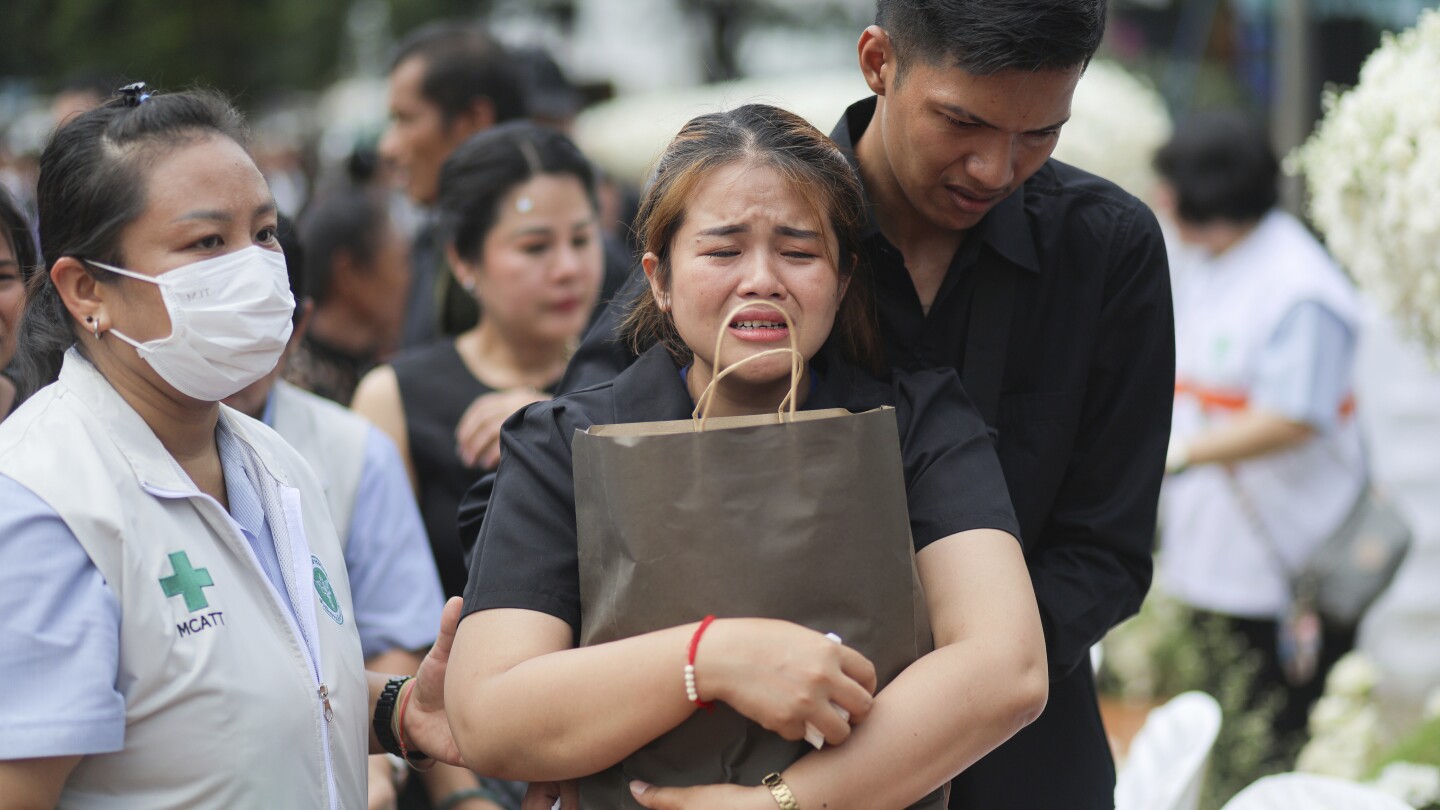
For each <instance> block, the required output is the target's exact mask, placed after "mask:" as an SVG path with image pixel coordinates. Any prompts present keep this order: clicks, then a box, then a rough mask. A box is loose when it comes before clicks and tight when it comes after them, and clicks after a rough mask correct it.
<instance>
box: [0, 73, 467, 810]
mask: <svg viewBox="0 0 1440 810" xmlns="http://www.w3.org/2000/svg"><path fill="white" fill-rule="evenodd" d="M244 143H245V141H244V132H243V125H242V123H241V120H240V118H239V116H238V114H236V113H235V111H234V110H233V109H231V108H230V107H229V106H228V105H227V104H226V103H225V102H224V101H223V100H220V99H218V98H216V97H213V96H209V95H204V94H195V93H179V94H174V95H156V96H153V97H152V96H150V95H149V94H147V93H145V92H144V89H143V87H141V86H131V87H129V88H126V89H125V91H123V93H122V95H120V96H117V97H116V98H115V99H114V100H112V101H111V102H109V103H107V104H106V105H104V106H102V107H101V108H99V109H96V110H94V111H91V112H89V113H86V114H84V115H82V116H79V117H78V118H75V119H73V120H72V121H71V122H70V123H68V124H66V125H65V126H64V127H63V128H61V129H60V130H59V131H58V132H57V133H56V134H55V136H54V138H53V139H52V140H51V142H50V144H49V145H48V146H47V147H46V149H45V151H44V153H43V154H42V156H41V161H40V181H39V208H40V220H41V222H42V225H41V230H40V245H41V252H42V255H43V256H44V258H45V260H46V264H45V267H46V272H38V271H37V272H36V273H35V274H33V277H32V280H31V283H30V286H29V290H28V296H27V298H28V301H27V309H26V314H25V319H24V321H23V332H22V335H21V339H20V352H19V355H18V356H17V360H16V368H17V376H18V382H19V386H20V393H21V395H22V396H25V397H28V398H27V399H26V400H25V401H24V403H23V404H22V405H21V406H20V407H19V408H18V409H17V410H16V411H15V412H14V413H13V414H12V415H11V417H10V418H9V419H7V420H6V421H5V423H4V424H3V425H0V612H3V614H4V615H5V617H6V618H5V622H4V623H3V625H0V649H3V650H5V654H4V655H3V656H0V676H3V678H4V681H5V684H6V688H5V689H4V690H0V796H3V797H5V800H6V801H7V802H14V803H15V804H16V805H18V806H23V807H41V806H44V807H48V806H53V805H55V804H56V803H57V802H58V803H59V804H61V805H63V806H65V807H100V806H103V807H135V808H196V807H214V808H222V807H242V806H244V807H300V806H304V807H332V808H334V807H339V806H344V807H359V806H362V805H363V804H364V801H365V768H366V759H365V755H366V752H367V750H368V749H369V748H370V746H371V744H372V742H371V741H372V740H374V739H375V737H374V735H372V731H371V729H372V728H375V733H376V734H378V735H379V736H380V738H381V740H383V741H384V742H391V738H393V737H394V736H395V735H396V733H400V735H401V736H402V737H403V738H404V739H406V740H408V741H409V743H410V745H411V746H412V747H413V748H415V749H418V750H420V751H425V752H427V753H432V754H435V755H436V756H438V757H443V758H445V759H447V760H451V761H453V759H454V756H453V747H452V746H451V744H449V743H448V742H447V738H448V731H447V730H445V729H444V725H445V723H444V718H443V714H442V713H440V712H442V711H443V710H442V709H440V706H439V704H438V696H439V695H438V691H439V690H438V689H435V688H430V687H427V686H425V684H426V683H430V684H434V683H435V681H434V680H433V679H434V678H435V676H436V675H437V674H438V673H437V670H436V668H437V666H439V661H437V660H436V659H431V660H430V661H427V664H426V668H422V678H424V679H425V680H423V681H413V682H406V683H405V684H402V685H399V686H398V687H397V686H391V685H390V684H388V683H387V682H386V680H385V679H384V678H383V677H379V676H367V675H366V673H365V672H364V670H363V669H362V666H363V665H362V662H361V653H360V645H359V639H358V637H357V635H356V633H355V629H354V621H353V618H354V617H353V611H352V610H351V604H350V593H349V585H348V581H347V578H346V573H345V565H344V561H343V556H342V552H341V549H340V544H339V541H338V539H337V538H336V535H335V530H334V527H333V525H332V524H331V523H330V518H329V513H328V510H327V509H326V503H325V495H324V493H323V491H322V490H321V489H320V486H319V484H318V482H317V481H316V480H315V478H314V475H313V473H311V472H310V470H309V468H308V467H307V466H305V464H304V462H303V461H301V460H300V458H299V456H298V455H296V454H295V452H294V451H293V450H291V449H290V448H289V446H288V445H286V444H285V443H284V442H283V441H281V440H279V439H278V437H276V436H275V435H274V434H273V433H272V432H271V431H270V430H269V429H267V428H265V427H263V426H262V425H260V424H259V423H258V422H255V421H253V420H250V419H248V418H246V417H244V416H241V415H239V414H238V413H237V412H235V411H232V410H230V409H229V408H224V407H222V406H220V405H219V404H218V400H220V399H222V398H224V397H226V396H229V395H231V394H233V393H235V392H236V391H237V390H239V389H240V388H242V387H244V386H246V385H249V384H250V383H252V382H254V381H255V380H256V379H258V378H259V377H261V376H262V375H264V374H266V373H267V372H269V371H270V370H271V368H272V367H273V366H274V364H275V362H276V360H277V359H278V358H279V356H280V353H281V351H282V349H283V348H284V345H285V341H286V339H287V338H288V337H289V335H290V316H291V312H292V309H293V307H294V300H293V298H292V297H291V295H290V291H289V286H288V281H287V278H286V272H285V257H284V256H283V255H282V254H281V252H280V249H279V246H278V244H277V242H276V238H275V228H276V211H275V203H274V201H273V199H272V198H271V196H270V192H269V190H268V189H267V188H266V185H265V181H264V179H263V178H262V177H261V175H260V172H259V171H258V170H257V169H256V167H255V163H254V161H253V160H252V159H251V157H250V155H249V153H248V152H247V151H246V149H245V146H244ZM455 609H458V604H457V605H456V606H453V608H452V611H451V613H450V614H449V615H450V616H451V617H453V615H454V610H455ZM453 620H454V619H453V618H451V621H452V622H453ZM446 647H448V639H447V638H446V637H445V636H444V634H442V639H441V640H440V641H439V642H437V650H438V657H439V659H441V660H443V655H444V653H445V648H446ZM442 677H443V676H442ZM397 699H398V700H399V701H401V702H402V703H401V705H402V706H404V705H405V704H404V703H403V701H405V700H407V699H409V704H408V705H409V714H407V715H405V717H404V718H403V724H404V725H403V729H399V728H396V727H395V725H394V724H393V723H391V722H389V721H390V718H391V716H392V715H393V714H395V712H394V711H393V709H394V707H395V703H396V702H397ZM377 703H378V705H379V709H378V713H379V715H380V718H381V722H379V723H372V715H373V714H374V713H376V712H377V708H376V706H377Z"/></svg>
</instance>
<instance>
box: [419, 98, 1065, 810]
mask: <svg viewBox="0 0 1440 810" xmlns="http://www.w3.org/2000/svg"><path fill="white" fill-rule="evenodd" d="M864 217H865V211H864V208H863V204H862V202H861V196H860V189H859V184H858V182H857V180H856V179H855V177H854V174H853V173H852V171H851V169H850V167H849V165H848V164H847V163H846V161H845V158H844V156H843V155H842V154H841V152H840V151H839V149H838V148H836V146H835V145H834V144H833V143H832V142H831V141H829V140H828V139H827V138H825V137H824V136H823V135H821V134H820V133H819V132H818V131H816V130H815V129H814V128H813V127H811V126H810V125H809V124H807V123H805V122H804V121H803V120H802V119H800V118H798V117H797V116H795V115H793V114H791V113H788V112H785V111H783V110H778V109H775V108H773V107H766V106H762V105H748V106H745V107H741V108H738V109H736V110H734V111H731V112H727V113H716V114H713V115H706V116H701V117H699V118H697V119H694V120H692V121H691V122H690V123H689V124H687V125H686V127H685V128H684V129H682V131H681V133H680V134H679V136H677V137H676V139H675V141H674V142H672V143H671V145H670V147H669V148H668V149H667V151H666V153H665V154H664V155H663V156H662V157H661V159H660V162H659V164H658V166H657V168H656V171H655V176H654V179H653V181H652V185H651V187H650V188H649V190H648V191H647V193H646V197H645V200H644V202H643V203H642V205H641V209H640V214H639V219H638V222H637V225H638V233H639V237H640V242H641V245H642V246H643V249H644V250H645V251H646V252H645V255H644V259H643V266H644V269H645V272H646V274H647V276H648V277H649V279H650V285H651V292H652V296H649V297H647V298H646V299H644V300H643V301H642V302H640V304H639V305H638V306H637V308H636V309H635V310H633V311H632V312H631V313H630V315H629V318H628V320H627V321H626V324H625V331H626V336H627V337H628V338H629V339H631V340H632V341H634V342H635V343H636V344H637V345H636V348H637V349H643V351H642V354H641V357H640V358H639V360H638V361H637V362H636V363H635V364H634V365H633V366H631V367H630V368H629V369H627V370H626V371H625V372H623V373H622V374H621V375H620V376H619V377H617V378H616V379H615V380H613V381H612V382H610V383H607V384H603V385H599V386H596V387H593V388H589V389H585V390H582V391H578V392H575V393H573V394H569V395H566V396H561V397H559V398H557V399H554V400H551V401H549V402H545V403H540V404H537V405H532V406H530V407H529V408H527V409H526V410H525V411H524V412H523V414H517V415H516V416H514V417H512V418H511V419H510V420H509V421H508V422H507V423H506V426H505V429H504V432H503V434H502V445H503V449H504V462H503V463H502V464H501V465H500V467H499V470H498V471H497V473H496V476H495V478H494V483H493V488H492V490H491V492H490V496H489V502H488V508H487V511H486V514H485V515H484V518H483V522H482V524H481V529H480V534H479V539H478V545H477V546H476V550H475V553H474V556H473V559H472V568H471V574H470V582H469V584H468V585H467V587H466V593H465V598H466V604H465V610H466V613H467V616H466V618H465V619H464V620H463V621H462V623H461V626H460V630H459V634H458V637H457V641H456V645H455V649H454V652H453V657H452V660H451V669H450V674H449V677H448V678H447V681H446V696H447V698H448V703H447V707H448V712H449V717H450V723H451V727H452V729H453V730H454V732H455V734H456V739H457V741H458V742H459V744H460V746H461V749H462V751H463V752H464V755H465V758H466V761H467V762H468V763H469V764H470V765H471V766H472V767H474V768H475V769H476V770H477V771H479V772H481V773H486V774H493V775H497V776H504V777H506V778H511V779H526V780H531V781H554V782H563V781H565V780H572V779H576V778H579V777H583V776H587V775H589V774H593V773H596V772H598V771H601V770H604V769H606V768H609V767H611V766H613V765H615V764H616V763H617V762H620V761H621V760H623V759H624V758H626V757H627V756H629V755H631V754H632V753H634V752H635V751H637V750H638V749H640V748H642V747H644V746H646V745H648V744H650V743H651V742H652V741H653V740H655V739H656V738H658V737H660V736H662V735H664V734H666V733H667V732H669V731H671V730H672V729H674V728H676V727H677V726H679V725H680V724H681V723H683V722H685V721H686V719H687V718H688V717H689V716H690V715H691V714H692V713H693V712H694V711H695V710H696V707H697V706H696V704H697V703H703V702H708V701H716V700H718V701H723V702H724V703H726V704H728V705H729V706H730V707H731V708H733V709H734V710H736V711H737V712H739V713H740V714H742V715H744V716H745V717H747V718H749V719H750V720H753V721H755V722H756V723H759V724H760V725H762V726H764V727H765V728H766V729H769V730H771V731H773V732H775V733H777V734H780V735H781V736H783V737H785V738H786V739H789V740H799V739H801V738H802V737H804V736H805V734H806V725H807V724H810V725H813V726H814V727H815V728H816V729H817V730H818V731H819V732H821V733H822V734H823V735H824V737H825V740H826V742H827V743H829V745H827V746H826V747H824V748H823V750H818V751H814V752H813V753H809V754H806V755H804V756H803V757H801V758H800V759H799V760H798V761H796V762H795V763H794V764H793V765H791V766H789V767H788V768H785V769H784V771H783V773H782V774H781V775H780V780H781V781H783V782H785V783H788V788H783V787H781V786H780V785H778V784H776V785H775V786H772V787H766V786H748V787H747V786H740V785H709V786H698V787H689V788H674V787H671V788H656V787H653V786H649V785H644V784H639V783H635V784H632V785H631V789H632V791H633V793H634V795H635V797H636V800H637V801H638V802H639V803H641V804H642V805H644V806H646V807H681V806H683V807H686V808H756V810H774V808H775V807H776V806H777V801H778V802H780V804H779V806H781V807H785V808H789V807H794V806H796V805H797V803H798V806H800V807H805V808H819V807H827V808H844V807H863V808H880V807H893V808H900V807H905V806H908V805H910V804H912V803H915V802H917V801H919V800H920V799H922V797H925V796H927V794H930V793H931V792H932V791H934V790H936V788H938V787H940V786H941V785H943V784H945V783H946V782H947V781H949V780H950V779H951V778H952V777H954V776H955V774H956V773H958V772H960V771H961V770H963V769H964V768H966V767H968V766H969V765H970V764H971V763H973V762H975V761H976V760H977V759H979V758H980V757H981V756H983V755H984V754H985V753H986V752H988V751H990V750H991V749H993V748H994V747H995V746H997V745H999V744H1000V743H1001V742H1003V741H1004V740H1006V739H1007V738H1009V737H1010V736H1011V735H1012V734H1014V733H1015V732H1016V731H1018V730H1019V729H1020V728H1021V727H1023V726H1024V725H1025V724H1027V723H1028V722H1030V721H1031V720H1033V719H1034V718H1035V717H1036V716H1038V714H1039V712H1040V710H1041V708H1042V707H1043V706H1044V703H1045V698H1046V694H1047V689H1048V678H1047V674H1046V662H1045V650H1044V643H1043V638H1042V631H1041V627H1040V620H1039V615H1038V611H1037V608H1036V605H1035V599H1034V594H1033V591H1032V590H1031V586H1030V580H1029V576H1028V575H1027V573H1026V568H1025V561H1024V557H1023V553H1022V549H1021V546H1020V544H1019V543H1018V542H1017V540H1016V535H1017V534H1018V531H1019V530H1018V527H1017V524H1016V521H1015V517H1014V513H1013V510H1012V509H1011V506H1010V502H1009V498H1008V496H1007V495H1006V489H1005V484H1004V481H1003V479H1002V474H1001V471H1000V466H999V463H998V461H997V459H996V457H995V453H994V449H993V445H992V443H991V440H990V438H989V436H988V434H987V433H986V430H985V426H984V424H983V422H982V421H981V419H980V417H979V416H978V415H977V414H976V413H975V411H974V409H973V408H972V407H971V406H970V404H969V403H968V400H967V399H966V398H965V396H964V393H963V392H962V391H961V390H960V386H959V381H958V379H957V378H956V376H955V374H954V372H953V371H952V370H948V369H947V370H944V371H929V372H922V373H917V374H908V375H906V374H900V373H898V372H897V373H896V374H895V375H894V377H893V378H892V379H891V380H890V381H889V382H882V381H880V380H877V379H875V378H873V377H871V376H869V375H867V374H866V373H865V372H864V371H862V370H861V369H860V368H859V367H857V365H856V361H861V362H863V361H864V358H865V354H866V351H865V349H866V347H867V346H870V345H873V340H872V339H867V338H868V336H869V335H870V327H869V322H870V321H869V308H868V305H867V304H866V301H865V295H864V292H865V290H864V282H863V279H862V278H861V277H860V276H861V274H860V272H859V271H858V270H857V263H856V257H857V247H858V244H859V239H860V228H861V226H862V223H863V222H864ZM761 301H763V302H767V303H771V304H775V305H778V306H779V307H781V308H782V309H783V310H784V312H785V314H786V315H787V316H788V322H789V323H791V324H793V329H794V332H795V334H794V339H795V342H796V344H797V346H798V350H799V351H800V353H801V354H803V356H804V358H805V360H806V361H807V365H806V369H805V372H804V376H803V378H802V379H801V381H800V384H799V385H798V387H797V390H798V392H799V394H800V396H801V397H802V398H803V401H802V402H801V408H802V409H806V410H809V409H817V408H837V407H839V408H846V409H848V410H851V411H852V412H853V411H864V410H867V409H870V408H874V407H877V406H880V405H891V406H894V407H895V409H896V410H895V415H896V421H897V424H898V429H899V434H900V435H899V438H900V448H901V456H902V459H901V460H902V463H903V467H904V471H905V479H906V480H905V491H906V498H907V502H908V506H909V516H910V530H911V536H912V538H913V541H914V545H915V547H916V549H917V555H916V564H917V568H918V572H919V580H920V583H921V585H922V586H923V590H924V594H925V603H926V607H927V608H928V613H929V616H930V628H931V630H932V632H933V635H934V640H935V650H934V652H931V653H928V654H925V655H923V656H922V657H920V658H919V659H918V660H916V661H914V663H912V664H910V665H909V666H908V667H907V668H905V669H904V671H903V672H901V673H900V674H899V676H898V677H896V678H895V679H894V680H893V681H892V682H891V683H890V684H889V685H888V686H886V687H885V688H884V689H882V690H880V691H879V692H878V694H876V693H874V687H875V680H874V679H875V668H874V667H873V666H871V664H870V662H869V661H867V660H866V659H865V658H864V657H863V656H862V655H861V654H860V653H858V652H856V651H855V650H853V649H851V648H849V647H845V646H842V645H840V644H836V643H833V640H832V639H827V638H826V637H825V636H824V635H821V634H820V633H819V632H815V631H814V630H811V629H807V628H805V627H802V626H800V625H797V624H794V623H791V622H786V621H780V620H774V619H758V618H731V619H724V618H722V619H719V620H716V621H714V622H713V624H709V625H708V629H706V626H705V625H704V624H703V623H695V622H691V623H688V624H682V625H679V626H675V627H670V628H667V629H664V630H659V631H656V632H652V633H647V634H644V635H639V636H633V637H630V638H625V639H622V640H618V641H612V642H608V643H601V644H596V645H593V646H586V647H582V648H578V649H577V648H575V640H576V637H577V634H578V632H579V628H580V624H581V622H580V619H581V616H580V612H581V601H580V594H579V584H578V577H579V574H578V559H577V528H576V512H575V486H574V481H573V475H572V456H571V441H572V439H573V437H574V435H575V432H576V431H577V430H584V429H586V428H588V427H590V426H592V425H597V424H613V423H624V422H641V421H662V420H672V419H685V418H688V417H689V416H690V414H691V410H692V408H693V407H694V402H695V398H696V397H697V396H698V395H699V394H700V392H701V391H703V390H705V388H706V386H707V384H708V383H709V382H710V380H711V378H712V375H713V371H714V369H715V368H717V367H719V366H724V367H727V368H728V367H730V366H732V365H734V364H735V363H736V361H737V360H740V359H741V358H745V357H749V356H752V355H756V354H758V353H760V352H762V351H765V350H769V349H775V348H778V347H785V346H788V345H790V341H791V338H792V336H791V334H790V332H791V327H789V326H787V323H786V321H785V320H782V319H781V318H779V317H778V316H777V315H776V313H774V312H773V311H772V310H770V309H768V308H765V307H762V306H760V305H758V303H757V302H761ZM736 307H746V309H744V310H743V311H741V312H739V314H737V315H731V314H730V313H731V312H732V311H734V310H735V309H736ZM721 330H724V331H725V332H726V333H727V334H728V336H729V337H730V338H731V339H730V340H728V341H727V342H726V344H725V347H724V348H723V349H721V350H720V356H719V357H716V356H714V355H715V348H714V347H715V336H716V334H717V333H718V332H720V331H721ZM790 387H791V360H790V358H789V357H788V356H784V355H783V354H781V355H778V356H770V357H765V358H757V359H756V360H755V361H754V362H749V363H746V364H745V365H744V366H743V367H742V368H740V369H737V370H735V373H733V374H730V375H729V376H727V377H726V378H725V381H724V383H723V384H722V385H721V386H718V387H717V388H716V389H715V390H716V391H717V392H718V394H717V395H716V396H715V397H714V402H713V405H714V407H713V408H712V409H711V410H710V415H712V416H730V415H744V414H761V413H766V412H769V413H772V414H773V413H774V412H775V411H776V409H777V406H778V405H779V404H780V402H781V399H782V398H783V397H784V396H785V395H786V393H787V392H788V391H789V389H790ZM755 463H756V464H757V465H758V464H764V463H765V459H764V458H763V457H762V458H756V459H755ZM856 463H857V464H864V463H865V460H864V459H857V460H856ZM736 508H743V507H741V506H739V505H737V507H736ZM761 519H762V517H761V516H757V520H761ZM684 541H685V538H677V542H684ZM795 575H796V576H797V577H800V578H803V576H804V572H795ZM696 576H704V572H703V571H700V572H696ZM702 632H703V633H704V636H703V644H699V645H698V653H696V654H693V670H690V671H689V674H688V675H687V674H686V673H687V670H686V663H687V647H689V646H694V641H693V640H697V639H698V638H699V635H700V633H702ZM682 675H686V678H685V680H684V681H682ZM682 683H685V684H686V685H687V686H689V687H692V688H691V689H688V690H687V689H686V688H682ZM842 709H843V710H844V713H842V712H841V711H840V710H842ZM847 714H848V717H847V716H846V715H847ZM852 728H853V733H852ZM767 781H768V780H767ZM554 793H555V794H556V795H562V791H561V788H560V787H559V786H556V787H555V788H554ZM792 794H793V796H792ZM546 806H548V803H546Z"/></svg>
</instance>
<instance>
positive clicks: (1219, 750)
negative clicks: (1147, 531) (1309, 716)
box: [1099, 591, 1295, 810]
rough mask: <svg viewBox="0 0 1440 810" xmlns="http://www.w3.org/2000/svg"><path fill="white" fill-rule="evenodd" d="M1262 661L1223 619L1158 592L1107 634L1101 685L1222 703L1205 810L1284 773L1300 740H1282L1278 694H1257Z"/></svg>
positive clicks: (1129, 694)
mask: <svg viewBox="0 0 1440 810" xmlns="http://www.w3.org/2000/svg"><path fill="white" fill-rule="evenodd" d="M1259 668H1260V664H1259V661H1258V660H1257V659H1256V657H1255V655H1254V654H1253V653H1252V652H1251V651H1249V650H1248V649H1247V648H1246V647H1245V644H1244V642H1243V641H1242V640H1241V639H1240V638H1238V637H1236V636H1234V635H1232V634H1231V633H1230V632H1229V631H1228V629H1227V627H1226V625H1225V624H1224V623H1223V622H1221V621H1216V620H1202V619H1199V618H1197V616H1196V614H1195V613H1194V611H1192V610H1190V609H1189V608H1187V607H1186V606H1184V605H1183V604H1181V603H1179V602H1177V601H1176V600H1174V599H1172V598H1169V597H1167V596H1166V595H1165V594H1163V593H1160V592H1158V591H1152V592H1151V594H1150V597H1149V598H1148V599H1146V600H1145V604H1144V605H1143V606H1142V607H1141V609H1140V613H1139V614H1138V615H1137V616H1135V617H1134V618H1133V619H1131V620H1130V621H1128V622H1126V623H1124V624H1122V625H1121V626H1119V627H1117V628H1115V630H1113V631H1112V632H1111V633H1110V635H1109V636H1107V637H1106V639H1105V645H1104V663H1103V665H1102V667H1101V671H1100V678H1099V688H1100V690H1101V692H1102V693H1108V694H1115V695H1120V696H1123V697H1126V698H1129V699H1137V698H1148V699H1153V700H1166V699H1168V698H1171V697H1174V696H1175V695H1177V694H1180V693H1181V692H1186V691H1190V690H1199V691H1201V692H1205V693H1207V694H1209V695H1211V696H1213V697H1214V698H1215V699H1216V701H1218V702H1219V704H1220V710H1221V714H1222V717H1223V719H1222V721H1221V725H1220V734H1219V736H1218V737H1217V739H1216V741H1215V746H1214V748H1213V749H1212V750H1211V754H1210V766H1209V771H1208V772H1207V775H1206V782H1205V788H1204V791H1203V793H1202V796H1201V808H1202V810H1216V808H1219V807H1221V806H1222V805H1224V804H1225V802H1226V801H1228V800H1229V799H1230V798H1231V797H1232V796H1234V795H1235V794H1236V793H1238V792H1239V791H1240V790H1241V789H1242V788H1244V787H1245V786H1246V785H1249V784H1250V783H1251V782H1253V781H1255V780H1256V779H1258V778H1260V777H1261V776H1265V775H1267V774H1270V773H1276V772H1278V771H1281V770H1284V769H1285V768H1284V767H1283V762H1284V760H1285V758H1286V757H1287V756H1288V755H1289V753H1290V750H1291V749H1292V748H1293V743H1294V742H1295V741H1277V740H1276V739H1275V735H1274V731H1273V721H1274V718H1275V714H1276V712H1277V711H1278V710H1279V700H1278V696H1276V695H1273V694H1269V695H1257V694H1256V683H1255V679H1256V673H1257V672H1258V671H1259Z"/></svg>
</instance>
